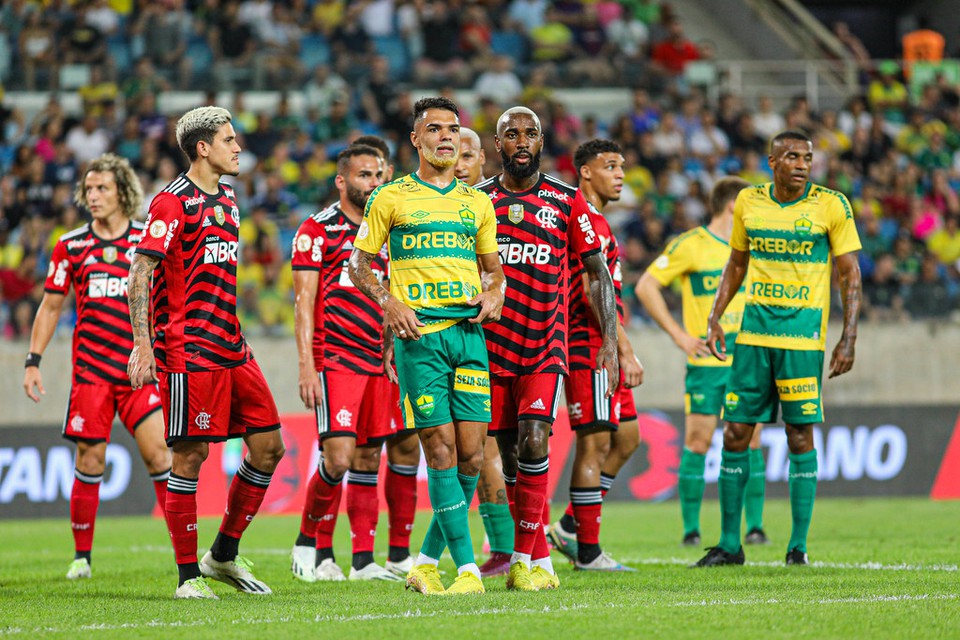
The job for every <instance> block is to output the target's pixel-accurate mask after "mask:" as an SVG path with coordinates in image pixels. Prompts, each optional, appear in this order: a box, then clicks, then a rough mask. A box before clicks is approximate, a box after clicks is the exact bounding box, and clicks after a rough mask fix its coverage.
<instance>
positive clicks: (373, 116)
mask: <svg viewBox="0 0 960 640" xmlns="http://www.w3.org/2000/svg"><path fill="white" fill-rule="evenodd" d="M399 93H400V87H399V86H398V85H397V83H396V81H395V80H394V79H393V77H392V76H391V73H390V61H389V60H388V59H387V58H386V57H384V56H375V57H374V58H373V63H372V64H371V66H370V74H369V75H368V76H367V78H366V79H365V80H364V81H363V83H362V85H361V88H360V105H361V107H363V112H364V115H365V116H366V119H367V120H369V121H370V122H372V123H374V124H376V125H377V126H379V127H381V128H382V127H384V126H385V124H386V123H387V122H388V121H389V120H390V119H391V118H392V117H393V116H394V115H395V114H396V111H397V95H398V94H399ZM340 95H343V94H342V93H341V94H340ZM333 97H334V98H338V97H339V96H333Z"/></svg>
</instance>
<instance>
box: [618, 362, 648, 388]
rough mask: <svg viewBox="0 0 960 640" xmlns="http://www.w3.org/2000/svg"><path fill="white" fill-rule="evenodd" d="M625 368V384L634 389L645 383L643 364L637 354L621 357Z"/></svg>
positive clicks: (621, 363)
mask: <svg viewBox="0 0 960 640" xmlns="http://www.w3.org/2000/svg"><path fill="white" fill-rule="evenodd" d="M620 366H621V367H622V368H623V386H625V387H626V388H627V389H633V388H634V387H639V386H640V385H642V384H643V364H642V363H641V362H640V358H638V357H637V356H630V357H626V358H621V359H620Z"/></svg>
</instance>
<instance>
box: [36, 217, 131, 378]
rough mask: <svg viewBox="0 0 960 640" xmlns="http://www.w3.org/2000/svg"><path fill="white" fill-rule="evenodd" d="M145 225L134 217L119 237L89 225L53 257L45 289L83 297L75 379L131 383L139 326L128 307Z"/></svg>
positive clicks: (79, 300)
mask: <svg viewBox="0 0 960 640" xmlns="http://www.w3.org/2000/svg"><path fill="white" fill-rule="evenodd" d="M142 233H143V224H141V223H139V222H131V223H130V226H129V227H127V231H126V233H124V234H123V235H122V236H120V237H119V238H117V239H115V240H104V239H102V238H100V237H98V236H97V234H96V233H94V232H93V230H92V229H91V228H90V225H89V224H86V225H83V226H82V227H80V228H79V229H76V230H74V231H71V232H69V233H67V234H65V235H64V236H63V237H62V238H60V240H58V241H57V244H56V246H55V247H54V248H53V254H52V256H51V258H50V270H49V271H48V272H47V280H46V282H45V283H44V291H46V292H47V293H54V294H60V295H66V294H67V293H69V291H70V286H71V285H72V286H73V290H74V292H75V293H76V297H77V323H76V328H75V329H74V331H73V358H72V362H73V382H74V384H113V385H119V386H127V387H128V386H130V379H129V378H128V377H127V359H128V358H129V357H130V351H131V349H133V331H132V330H131V327H130V311H129V310H128V308H127V275H128V274H129V272H130V262H131V261H132V260H133V251H134V248H135V247H136V246H137V243H138V242H140V236H141V234H142Z"/></svg>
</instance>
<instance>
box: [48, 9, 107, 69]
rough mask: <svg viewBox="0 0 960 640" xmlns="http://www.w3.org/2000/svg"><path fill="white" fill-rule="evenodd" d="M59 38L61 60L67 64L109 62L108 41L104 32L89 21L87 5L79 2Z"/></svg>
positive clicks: (64, 24)
mask: <svg viewBox="0 0 960 640" xmlns="http://www.w3.org/2000/svg"><path fill="white" fill-rule="evenodd" d="M57 40H58V41H59V42H60V46H61V49H60V60H61V61H62V62H65V63H66V64H79V65H83V64H107V63H108V62H109V60H108V58H107V41H106V38H104V36H103V34H102V33H101V32H100V30H99V29H97V28H96V27H95V26H93V25H92V24H89V23H88V22H87V5H86V4H85V3H82V2H80V3H77V4H75V5H74V6H73V7H72V11H71V13H70V14H69V17H68V19H67V20H66V21H65V22H64V23H63V24H62V26H61V30H60V34H59V35H58V38H57Z"/></svg>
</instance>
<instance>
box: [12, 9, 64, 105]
mask: <svg viewBox="0 0 960 640" xmlns="http://www.w3.org/2000/svg"><path fill="white" fill-rule="evenodd" d="M17 50H18V53H19V56H18V58H19V60H20V64H21V65H22V67H23V74H24V82H25V83H26V89H27V91H34V90H35V89H36V88H37V75H38V73H39V74H40V75H44V76H46V80H47V87H48V88H50V89H56V88H57V83H58V81H59V76H58V74H59V67H58V56H57V41H56V37H55V33H54V29H53V28H52V27H51V25H50V22H49V20H48V19H47V18H46V17H45V16H44V12H43V10H42V9H37V8H34V9H32V10H30V11H29V12H27V14H26V22H25V24H24V25H23V29H21V31H20V38H19V43H18V48H17Z"/></svg>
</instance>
